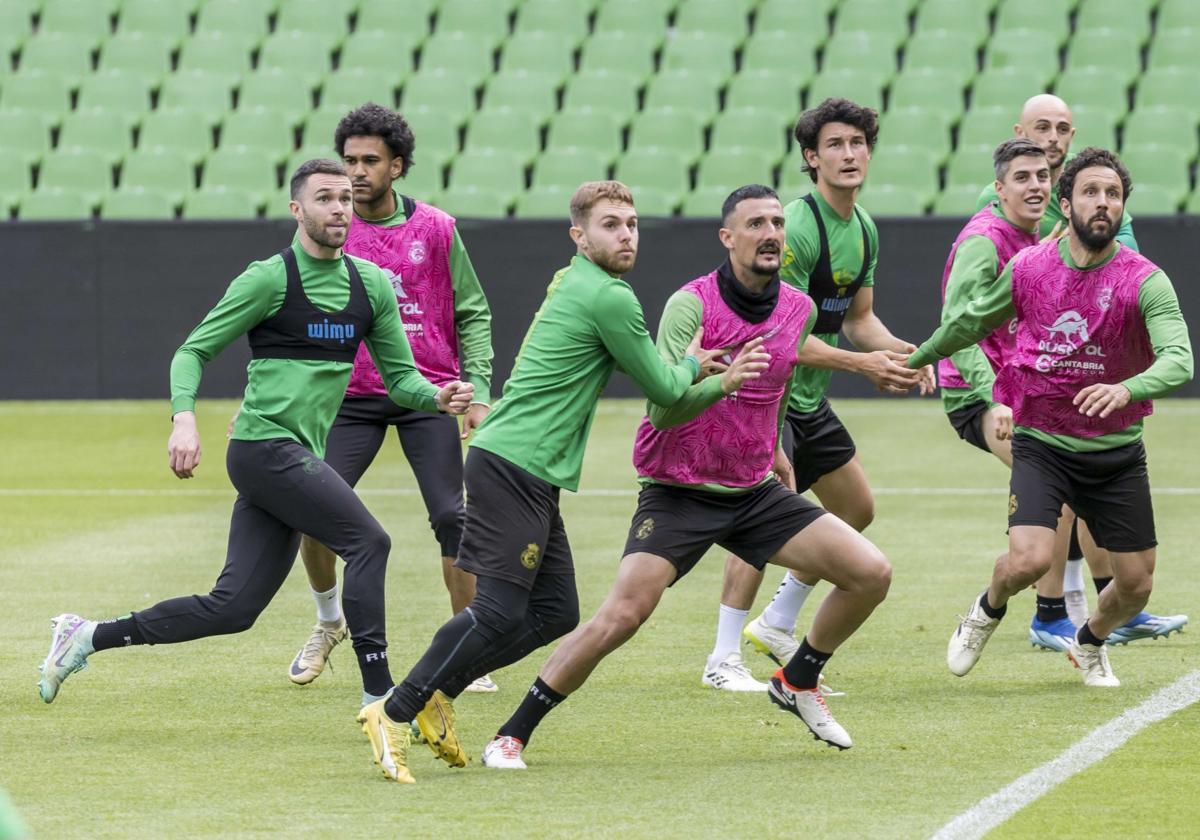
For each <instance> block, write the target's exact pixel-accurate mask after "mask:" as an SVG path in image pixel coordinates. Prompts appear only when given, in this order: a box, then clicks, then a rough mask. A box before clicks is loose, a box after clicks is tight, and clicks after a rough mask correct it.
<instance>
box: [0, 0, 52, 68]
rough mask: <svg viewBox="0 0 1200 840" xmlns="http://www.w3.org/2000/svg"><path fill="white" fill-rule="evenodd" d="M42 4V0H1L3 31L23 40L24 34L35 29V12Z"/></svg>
mask: <svg viewBox="0 0 1200 840" xmlns="http://www.w3.org/2000/svg"><path fill="white" fill-rule="evenodd" d="M41 5H42V0H0V20H3V21H4V30H3V31H4V32H6V33H9V34H11V35H12V36H13V37H14V40H18V42H19V40H23V39H24V36H26V35H28V34H29V33H30V32H32V31H33V14H34V12H36V11H37V10H38V9H39V8H41ZM6 69H7V68H6Z"/></svg>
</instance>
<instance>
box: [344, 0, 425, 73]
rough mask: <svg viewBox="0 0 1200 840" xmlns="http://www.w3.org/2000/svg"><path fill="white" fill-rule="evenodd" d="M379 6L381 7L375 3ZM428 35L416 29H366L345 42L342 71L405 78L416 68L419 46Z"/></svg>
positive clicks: (355, 33) (360, 28)
mask: <svg viewBox="0 0 1200 840" xmlns="http://www.w3.org/2000/svg"><path fill="white" fill-rule="evenodd" d="M375 5H378V4H375ZM423 39H424V33H419V32H416V31H415V30H413V29H405V30H402V31H399V32H381V31H378V30H365V31H364V30H363V28H362V26H359V28H358V29H357V30H356V31H355V32H354V33H353V34H352V35H350V36H349V37H348V38H346V40H345V41H344V42H343V43H342V49H341V52H340V53H339V56H338V70H341V71H346V70H360V69H361V70H368V71H370V72H372V73H381V72H382V73H383V74H385V75H387V76H389V78H391V77H394V78H395V79H396V80H399V79H402V78H404V77H405V76H407V75H408V74H409V73H411V72H412V69H413V67H414V66H415V56H416V50H417V47H418V46H420V44H421V41H422V40H423ZM385 68H386V69H385Z"/></svg>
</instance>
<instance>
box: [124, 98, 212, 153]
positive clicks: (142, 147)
mask: <svg viewBox="0 0 1200 840" xmlns="http://www.w3.org/2000/svg"><path fill="white" fill-rule="evenodd" d="M214 124H215V122H214V120H212V119H211V118H210V117H209V116H208V115H207V114H205V113H202V112H201V111H197V110H195V109H193V108H178V107H177V108H170V107H161V106H160V107H159V109H158V110H157V111H151V112H150V113H149V114H147V115H146V117H145V119H143V120H142V127H141V129H140V130H139V132H138V145H137V148H138V153H139V154H146V153H148V152H154V151H155V150H158V151H160V152H173V153H176V154H179V155H183V156H184V157H185V158H187V159H188V160H189V161H191V162H192V163H197V162H199V161H200V160H201V159H202V158H203V157H204V156H205V155H207V154H208V153H209V152H210V151H212V149H213V134H212V127H213V125H214Z"/></svg>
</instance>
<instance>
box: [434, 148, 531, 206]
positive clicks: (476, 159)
mask: <svg viewBox="0 0 1200 840" xmlns="http://www.w3.org/2000/svg"><path fill="white" fill-rule="evenodd" d="M527 163H528V161H526V160H525V158H524V156H523V155H520V154H518V153H516V152H512V151H507V150H503V149H481V150H479V151H476V150H473V149H471V148H470V147H469V146H468V148H467V150H466V151H464V152H463V153H462V154H460V155H459V156H458V157H457V158H455V160H454V163H453V164H452V165H451V166H450V187H452V188H457V189H467V188H470V187H476V188H478V189H484V190H492V191H495V192H499V193H504V194H507V195H509V196H515V195H516V194H517V193H519V192H520V191H521V190H523V189H525V167H526V165H527Z"/></svg>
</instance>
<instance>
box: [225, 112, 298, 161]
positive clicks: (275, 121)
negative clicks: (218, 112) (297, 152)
mask: <svg viewBox="0 0 1200 840" xmlns="http://www.w3.org/2000/svg"><path fill="white" fill-rule="evenodd" d="M295 146H296V138H295V133H294V132H293V131H292V128H291V126H289V125H287V124H286V123H283V122H281V121H280V120H279V114H278V113H277V112H275V111H268V110H265V109H261V108H260V109H252V110H238V111H235V112H233V113H232V114H228V115H227V116H226V117H225V120H224V122H223V123H222V124H221V144H220V148H222V149H231V148H237V147H245V148H248V149H258V150H259V151H261V152H265V153H266V154H267V155H268V156H270V157H271V159H272V160H275V161H277V162H278V161H282V160H283V159H284V158H285V157H287V154H288V152H290V151H291V150H292V149H293V148H295Z"/></svg>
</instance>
